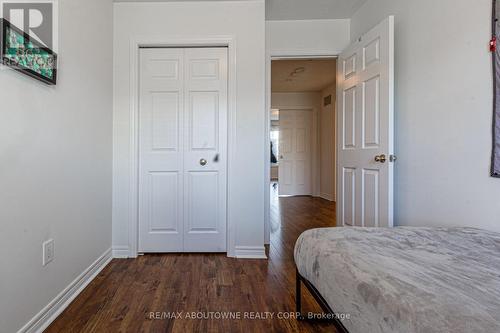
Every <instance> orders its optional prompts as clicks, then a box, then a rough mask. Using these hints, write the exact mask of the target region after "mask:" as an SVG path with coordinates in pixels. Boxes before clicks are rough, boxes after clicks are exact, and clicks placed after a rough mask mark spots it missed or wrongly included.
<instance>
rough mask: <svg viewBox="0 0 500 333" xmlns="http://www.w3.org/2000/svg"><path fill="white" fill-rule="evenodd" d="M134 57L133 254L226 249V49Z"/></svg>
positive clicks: (151, 51)
mask: <svg viewBox="0 0 500 333" xmlns="http://www.w3.org/2000/svg"><path fill="white" fill-rule="evenodd" d="M139 56H140V59H139V63H140V67H139V73H140V75H139V76H140V82H139V124H140V125H139V214H138V215H139V252H226V248H227V245H226V224H227V217H226V210H227V209H226V206H227V193H226V192H227V109H228V107H227V89H228V84H227V82H228V70H227V57H228V50H227V48H225V47H220V48H141V49H140V52H139Z"/></svg>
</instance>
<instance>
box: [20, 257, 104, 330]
mask: <svg viewBox="0 0 500 333" xmlns="http://www.w3.org/2000/svg"><path fill="white" fill-rule="evenodd" d="M111 259H112V257H111V249H108V250H106V252H104V253H103V254H102V255H101V256H100V257H99V258H98V259H97V260H96V261H94V262H93V263H92V264H91V265H90V266H89V267H88V268H86V269H85V270H84V271H83V272H82V274H80V275H79V276H78V277H77V278H76V279H75V280H73V282H71V283H70V284H69V285H68V286H67V287H66V288H64V290H63V291H61V292H60V293H59V295H57V296H56V297H55V298H54V299H53V300H52V301H51V302H50V303H49V304H47V305H46V306H45V307H44V308H43V309H42V310H41V311H40V312H39V313H37V314H36V315H35V316H34V317H33V318H32V319H31V320H30V321H29V322H28V323H27V324H26V325H24V326H23V327H22V328H21V329H20V330H19V331H17V332H18V333H41V332H43V331H44V330H45V329H46V328H47V327H48V326H49V325H50V324H51V323H52V322H53V321H54V320H55V319H56V318H57V316H59V315H60V314H61V312H63V311H64V309H66V308H67V307H68V305H69V304H70V303H71V302H72V301H73V300H74V299H75V298H76V297H77V296H78V295H79V294H80V293H81V292H82V290H83V289H85V287H87V285H88V284H89V283H90V282H92V280H93V279H94V278H95V277H96V276H97V274H99V273H100V272H101V271H102V270H103V268H104V267H106V266H107V265H108V263H109V262H110V261H111Z"/></svg>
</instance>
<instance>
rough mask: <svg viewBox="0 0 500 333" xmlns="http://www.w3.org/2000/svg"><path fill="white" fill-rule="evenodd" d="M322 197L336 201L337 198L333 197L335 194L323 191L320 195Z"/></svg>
mask: <svg viewBox="0 0 500 333" xmlns="http://www.w3.org/2000/svg"><path fill="white" fill-rule="evenodd" d="M319 197H320V198H323V199H325V200H328V201H335V198H334V197H333V194H330V193H321V194H320V195H319Z"/></svg>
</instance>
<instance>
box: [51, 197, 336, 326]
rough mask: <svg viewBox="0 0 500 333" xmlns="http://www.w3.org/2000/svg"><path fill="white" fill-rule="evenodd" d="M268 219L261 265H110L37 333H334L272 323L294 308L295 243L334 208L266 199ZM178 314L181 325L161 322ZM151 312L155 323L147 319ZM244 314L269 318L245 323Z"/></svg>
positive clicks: (326, 222) (306, 304)
mask: <svg viewBox="0 0 500 333" xmlns="http://www.w3.org/2000/svg"><path fill="white" fill-rule="evenodd" d="M271 219H272V234H271V245H270V247H269V249H268V252H269V253H268V254H269V260H243V259H238V260H237V259H231V258H227V257H226V256H225V255H201V254H171V255H170V254H167V255H145V256H141V257H139V258H137V259H128V260H124V259H114V260H113V261H112V262H111V263H110V264H109V265H108V266H107V267H106V268H105V269H104V270H103V271H102V272H101V273H100V274H99V275H98V276H97V278H96V279H95V280H94V281H93V282H92V283H91V284H90V285H89V286H88V287H87V288H86V289H85V290H84V291H83V292H82V293H81V294H80V295H79V296H78V297H77V298H76V299H75V301H74V302H73V303H71V305H70V306H69V307H68V308H67V309H66V310H65V311H64V312H63V313H62V314H61V315H60V316H59V318H57V319H56V320H55V321H54V322H53V323H52V325H51V326H50V327H49V328H48V329H47V330H46V331H45V332H61V333H68V332H106V333H114V332H134V333H135V332H181V333H185V332H335V329H334V327H333V326H332V325H331V324H328V323H314V324H313V323H308V322H302V321H300V322H299V321H297V320H295V319H294V318H292V319H278V318H277V316H278V315H279V314H280V312H283V313H284V312H288V313H292V312H293V311H294V309H295V306H294V304H295V303H294V298H295V266H294V261H293V247H294V244H295V241H296V239H297V237H298V236H299V235H300V234H301V233H302V232H303V231H304V230H307V229H311V228H317V227H331V226H335V205H334V204H333V203H330V202H328V201H325V200H323V199H317V198H309V197H297V198H280V199H278V198H277V196H273V199H272V205H271ZM303 294H304V299H303V310H304V311H316V312H319V311H320V309H319V307H318V306H317V305H316V303H315V302H314V300H313V299H312V297H311V296H310V295H309V294H307V292H306V291H305V289H304V293H303ZM180 311H182V319H173V318H171V319H169V318H166V317H168V315H169V314H171V313H173V312H180ZM152 312H158V314H156V315H159V316H160V317H163V318H160V319H154V318H151V313H152ZM191 312H196V315H198V312H202V313H205V314H204V315H205V316H217V314H215V312H226V313H227V315H228V314H229V312H232V313H233V314H232V315H233V316H236V315H237V313H239V314H240V316H241V318H242V319H232V320H228V319H210V318H209V319H194V320H193V319H187V318H186V317H187V314H188V313H191ZM251 312H254V313H258V314H259V315H260V316H261V317H265V316H266V314H265V313H264V312H269V313H273V314H274V318H273V319H245V318H244V316H245V313H246V315H250V313H251ZM190 315H191V316H192V314H190ZM255 315H257V314H255ZM267 316H269V315H267Z"/></svg>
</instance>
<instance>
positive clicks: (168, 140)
mask: <svg viewBox="0 0 500 333" xmlns="http://www.w3.org/2000/svg"><path fill="white" fill-rule="evenodd" d="M183 59H184V52H183V50H182V49H141V51H140V63H141V75H140V98H139V99H140V100H139V106H140V110H139V251H140V252H178V251H182V248H183V237H182V234H183V224H182V223H183V222H182V221H183V207H182V200H183V195H184V193H183V174H182V171H183V161H182V154H183V152H182V146H183V137H182V136H181V135H180V134H181V132H182V122H183V120H182V118H181V115H182V113H183V103H184V100H183V94H184V91H183V84H184V82H183V79H182V77H183V61H184V60H183Z"/></svg>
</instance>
